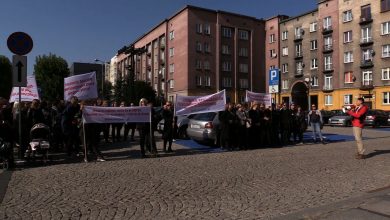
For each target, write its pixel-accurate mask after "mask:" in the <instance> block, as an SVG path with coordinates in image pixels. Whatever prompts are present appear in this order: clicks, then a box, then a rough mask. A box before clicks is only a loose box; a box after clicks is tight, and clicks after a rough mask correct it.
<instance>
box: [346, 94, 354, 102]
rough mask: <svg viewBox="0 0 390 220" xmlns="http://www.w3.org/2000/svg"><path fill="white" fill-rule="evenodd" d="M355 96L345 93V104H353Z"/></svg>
mask: <svg viewBox="0 0 390 220" xmlns="http://www.w3.org/2000/svg"><path fill="white" fill-rule="evenodd" d="M352 99H353V96H352V95H350V94H348V95H344V105H352V103H353V100H352Z"/></svg>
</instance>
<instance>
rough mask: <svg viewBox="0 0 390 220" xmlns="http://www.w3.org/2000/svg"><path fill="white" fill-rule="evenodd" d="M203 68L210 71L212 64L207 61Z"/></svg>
mask: <svg viewBox="0 0 390 220" xmlns="http://www.w3.org/2000/svg"><path fill="white" fill-rule="evenodd" d="M203 68H204V69H205V70H210V62H209V61H208V60H205V61H204V62H203Z"/></svg>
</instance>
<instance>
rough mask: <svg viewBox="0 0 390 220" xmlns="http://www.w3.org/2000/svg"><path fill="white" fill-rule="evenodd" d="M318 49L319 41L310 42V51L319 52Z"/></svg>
mask: <svg viewBox="0 0 390 220" xmlns="http://www.w3.org/2000/svg"><path fill="white" fill-rule="evenodd" d="M317 48H318V41H317V40H312V41H310V50H317Z"/></svg>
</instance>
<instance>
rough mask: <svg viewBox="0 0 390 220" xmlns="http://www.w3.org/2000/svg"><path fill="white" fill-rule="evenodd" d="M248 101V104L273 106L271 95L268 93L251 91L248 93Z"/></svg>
mask: <svg viewBox="0 0 390 220" xmlns="http://www.w3.org/2000/svg"><path fill="white" fill-rule="evenodd" d="M246 101H247V102H259V103H263V104H264V105H266V106H271V102H272V100H271V94H267V93H256V92H251V91H248V90H247V91H246Z"/></svg>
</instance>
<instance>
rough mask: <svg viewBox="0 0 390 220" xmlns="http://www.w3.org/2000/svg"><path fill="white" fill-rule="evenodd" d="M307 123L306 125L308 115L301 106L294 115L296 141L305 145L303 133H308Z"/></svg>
mask: <svg viewBox="0 0 390 220" xmlns="http://www.w3.org/2000/svg"><path fill="white" fill-rule="evenodd" d="M306 128H307V123H306V115H305V112H304V111H303V110H302V108H301V106H298V108H297V110H296V111H295V113H294V126H293V130H294V131H295V132H294V141H295V142H297V137H298V143H299V144H303V133H304V132H305V131H306Z"/></svg>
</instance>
